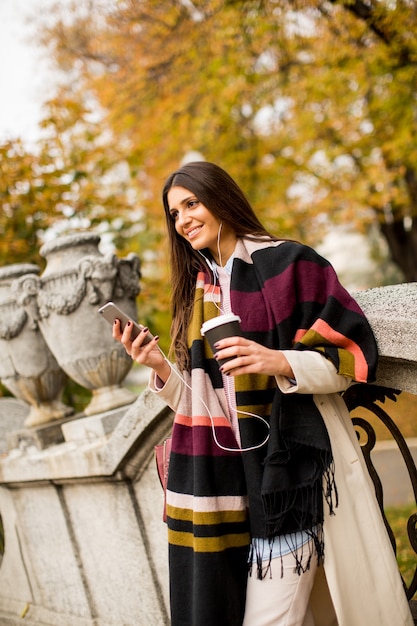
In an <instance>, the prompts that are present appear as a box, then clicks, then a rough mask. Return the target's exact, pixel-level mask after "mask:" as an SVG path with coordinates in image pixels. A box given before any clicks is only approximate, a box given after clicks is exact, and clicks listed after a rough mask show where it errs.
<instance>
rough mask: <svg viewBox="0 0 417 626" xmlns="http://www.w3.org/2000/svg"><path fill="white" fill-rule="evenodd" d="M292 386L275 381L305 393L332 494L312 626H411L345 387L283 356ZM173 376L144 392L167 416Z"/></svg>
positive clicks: (296, 357) (325, 371) (316, 358)
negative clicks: (154, 396)
mask: <svg viewBox="0 0 417 626" xmlns="http://www.w3.org/2000/svg"><path fill="white" fill-rule="evenodd" d="M284 354H285V356H286V357H287V359H288V361H289V363H290V365H291V367H292V369H293V372H294V376H295V379H296V381H297V382H296V384H295V385H294V384H292V383H290V382H289V381H288V380H287V379H286V378H284V377H277V384H278V386H279V388H280V389H281V390H282V391H283V392H284V393H304V394H305V393H312V394H313V395H314V400H315V403H316V405H317V407H318V408H319V410H320V412H321V414H322V416H323V419H324V421H325V424H326V427H327V430H328V432H329V436H330V441H331V445H332V451H333V457H334V462H335V480H336V485H337V489H338V494H339V506H338V508H337V509H336V514H335V515H333V516H329V515H327V517H326V518H325V521H324V537H325V562H324V567H323V568H320V569H319V573H318V574H317V576H316V581H315V584H314V588H313V592H312V597H311V604H312V607H313V612H314V616H315V626H413V624H414V622H413V619H412V617H411V613H410V609H409V606H408V602H407V600H406V597H405V593H404V590H403V586H402V581H401V577H400V574H399V571H398V566H397V561H396V558H395V555H394V552H393V549H392V547H391V543H390V541H389V538H388V534H387V532H386V529H385V526H384V522H383V520H382V516H381V514H380V511H379V507H378V503H377V500H376V497H375V491H374V487H373V484H372V481H371V479H370V477H369V474H368V471H367V469H366V465H365V461H364V459H363V456H362V452H361V450H360V447H359V444H358V441H357V437H356V434H355V431H354V429H353V426H352V422H351V419H350V415H349V412H348V410H347V408H346V405H345V403H344V401H343V400H342V398H341V396H340V392H341V391H344V390H345V389H347V387H348V386H349V385H350V384H351V381H350V380H349V379H347V378H345V377H343V376H339V375H338V374H337V373H336V371H335V368H334V366H333V365H332V364H331V363H330V362H329V361H327V360H326V359H324V358H323V357H322V356H321V355H320V354H318V353H315V352H308V351H303V352H298V351H295V350H294V351H293V350H287V351H284ZM176 374H177V372H175V373H171V376H170V378H169V379H168V381H167V382H166V384H165V385H164V387H163V388H162V389H157V387H156V385H155V381H154V379H153V377H151V380H150V388H151V390H152V391H154V392H155V393H158V394H160V396H161V397H162V399H164V400H165V402H167V404H168V405H169V406H171V407H172V409H173V410H175V409H176V406H177V405H178V401H179V396H180V394H181V389H182V383H181V380H180V378H179V375H176Z"/></svg>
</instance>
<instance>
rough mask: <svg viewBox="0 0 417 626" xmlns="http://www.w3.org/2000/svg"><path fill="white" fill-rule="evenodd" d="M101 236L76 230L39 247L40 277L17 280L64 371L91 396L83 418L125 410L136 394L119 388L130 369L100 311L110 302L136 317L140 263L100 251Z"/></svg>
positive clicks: (124, 352)
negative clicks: (43, 266) (43, 264)
mask: <svg viewBox="0 0 417 626" xmlns="http://www.w3.org/2000/svg"><path fill="white" fill-rule="evenodd" d="M99 243H100V236H99V235H96V234H93V233H90V232H79V233H75V234H72V235H66V236H62V237H58V238H57V239H55V240H53V241H51V242H48V243H46V244H44V245H43V246H42V248H41V249H40V254H41V256H43V257H44V258H45V259H46V261H47V264H46V268H45V271H44V272H43V274H42V275H41V276H40V277H38V276H35V275H33V276H26V277H22V279H21V284H20V286H21V290H22V292H23V293H26V294H27V297H26V300H25V305H26V307H27V310H30V309H31V310H32V311H33V314H34V316H35V318H36V320H37V323H38V324H39V328H40V329H41V332H42V335H43V336H44V338H45V341H46V343H47V344H48V346H49V348H50V350H51V351H52V352H53V354H54V356H55V358H56V360H57V361H58V363H59V365H60V366H61V367H62V369H63V370H64V371H65V372H66V373H67V374H68V376H70V378H72V379H73V380H75V381H76V382H77V383H79V384H80V385H81V386H82V387H85V388H87V389H89V390H91V392H92V398H91V401H90V403H89V404H88V405H87V407H86V408H85V410H84V412H85V414H86V415H93V414H97V413H101V412H103V411H109V410H111V409H114V408H117V407H120V406H124V405H126V404H130V403H132V402H133V401H134V400H136V397H137V396H136V395H135V394H133V393H132V392H131V391H129V390H128V389H126V388H125V387H123V386H122V385H121V383H122V381H123V380H124V378H125V377H126V375H127V374H128V372H129V370H130V369H131V367H132V363H133V362H132V360H131V358H130V357H129V356H128V355H127V354H126V351H125V349H124V347H123V346H122V345H121V344H120V343H119V342H117V341H115V340H114V339H113V337H112V329H111V326H110V325H109V324H108V322H106V321H105V320H104V319H103V318H102V316H101V315H100V314H99V313H98V309H99V307H100V306H102V305H103V304H105V303H106V302H108V301H109V300H112V301H113V302H115V303H116V304H118V306H119V307H120V308H122V309H124V310H125V311H126V313H127V314H128V315H129V316H131V317H132V319H136V316H137V308H136V296H137V295H138V293H139V290H140V289H139V278H140V263H139V259H138V257H137V256H136V255H135V254H130V255H129V256H128V257H126V258H123V259H118V258H117V257H116V256H115V255H114V254H112V253H111V254H108V255H106V256H105V255H103V254H102V253H101V252H100V250H99Z"/></svg>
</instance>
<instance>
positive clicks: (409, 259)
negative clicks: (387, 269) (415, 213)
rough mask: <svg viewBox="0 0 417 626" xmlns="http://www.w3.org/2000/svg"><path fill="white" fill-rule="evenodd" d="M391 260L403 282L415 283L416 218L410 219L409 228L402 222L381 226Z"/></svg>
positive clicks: (416, 267) (416, 257)
mask: <svg viewBox="0 0 417 626" xmlns="http://www.w3.org/2000/svg"><path fill="white" fill-rule="evenodd" d="M381 232H382V234H383V235H384V237H385V239H386V241H387V243H388V247H389V250H390V254H391V258H392V260H393V261H394V263H396V264H397V265H398V267H399V268H400V269H401V271H402V272H403V274H404V279H405V282H416V281H417V218H412V221H411V227H408V224H407V228H406V226H405V223H404V220H398V221H395V222H392V223H391V224H382V225H381Z"/></svg>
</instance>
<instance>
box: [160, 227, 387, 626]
mask: <svg viewBox="0 0 417 626" xmlns="http://www.w3.org/2000/svg"><path fill="white" fill-rule="evenodd" d="M230 297H231V305H232V310H233V312H234V313H236V314H237V315H239V316H240V318H241V327H242V331H243V334H244V336H245V337H247V338H248V339H251V340H254V341H257V342H258V343H261V344H263V345H265V346H267V347H270V348H275V349H283V350H284V349H286V350H288V349H296V350H317V351H319V352H320V353H322V354H323V356H324V357H325V358H328V359H330V360H331V361H332V362H333V363H334V365H335V366H336V369H337V371H338V373H339V374H343V375H345V376H348V377H350V378H352V379H354V380H356V381H358V382H366V381H371V380H373V379H374V373H375V366H376V356H377V350H376V344H375V341H374V338H373V334H372V331H371V329H370V327H369V324H368V323H367V321H366V319H365V317H364V315H363V313H362V312H361V310H360V308H359V307H358V305H357V304H356V302H355V301H354V300H353V299H352V298H351V297H350V296H349V294H348V293H347V292H346V290H345V289H344V288H343V287H342V286H341V285H340V283H339V282H338V280H337V277H336V275H335V273H334V271H333V269H332V267H331V266H330V264H329V263H328V262H327V261H325V260H324V259H323V258H321V257H320V256H319V255H317V254H316V253H315V252H314V251H313V250H312V249H310V248H308V247H306V246H303V245H301V244H297V243H293V242H272V241H269V240H261V241H258V242H251V241H250V240H246V239H245V240H239V241H238V244H237V246H236V250H235V255H234V261H233V269H232V276H231V291H230ZM219 302H220V292H219V288H218V286H216V285H215V284H213V278H212V277H211V275H210V274H209V273H208V272H206V271H204V270H202V271H201V272H200V273H199V274H198V277H197V284H196V291H195V301H194V310H193V316H192V320H191V323H190V327H189V347H190V351H191V364H192V366H191V374H188V373H185V375H184V379H185V382H186V384H185V385H184V390H183V394H182V399H181V402H180V405H179V407H178V410H177V414H176V416H175V420H174V427H173V433H172V452H171V459H170V471H169V477H168V490H167V522H168V540H169V552H170V588H171V617H172V626H179V625H181V626H191V625H197V624H198V626H212V624H216V625H219V626H221V625H223V624H224V626H234V625H236V626H238V625H240V624H241V623H242V620H243V612H244V604H245V588H246V578H247V571H248V569H247V559H248V550H249V544H250V533H251V534H252V536H255V537H267V538H273V537H274V536H277V535H280V534H284V533H288V532H296V531H298V530H306V531H307V532H309V533H310V534H311V537H312V541H313V543H314V545H315V547H316V550H317V553H318V557H319V558H321V557H322V555H323V543H322V533H321V529H322V521H323V496H324V499H325V500H327V503H328V504H329V506H330V508H331V510H332V507H333V506H334V504H335V488H334V482H333V466H332V453H331V446H330V441H329V437H328V434H327V431H326V428H325V426H324V423H323V420H322V417H321V415H320V413H319V411H318V410H317V408H316V406H315V404H314V402H313V400H312V396H310V395H300V394H287V395H285V394H282V393H281V392H280V391H279V390H278V388H277V385H276V381H275V379H274V378H273V377H270V376H264V375H247V376H237V377H236V378H235V391H236V405H237V408H238V410H239V411H242V413H239V415H238V417H239V430H240V437H241V446H242V449H246V448H255V449H252V450H250V451H245V452H243V453H242V452H241V451H239V450H238V444H237V442H236V439H235V437H234V435H233V432H232V429H231V425H230V422H229V420H228V419H227V418H226V417H225V416H226V415H227V414H228V413H227V406H226V400H225V395H224V390H223V386H222V378H221V375H220V372H219V369H218V365H217V362H216V361H215V360H214V358H213V355H212V352H211V350H210V348H209V346H208V344H207V342H206V340H205V339H204V338H203V337H201V334H200V328H201V326H202V323H203V322H204V321H206V320H207V319H210V318H212V317H215V316H216V315H218V314H219V310H218V308H217V306H216V304H217V305H218V304H219ZM191 389H192V391H191ZM247 413H252V414H255V415H258V416H261V417H263V418H265V419H266V420H267V421H268V422H269V426H270V437H269V441H268V444H267V445H265V446H263V447H261V448H256V446H257V445H258V444H259V443H261V442H262V441H263V440H264V439H265V434H266V432H265V430H266V428H265V424H263V423H262V422H261V421H260V420H258V419H255V418H253V417H250V416H248V415H247ZM323 483H324V490H323Z"/></svg>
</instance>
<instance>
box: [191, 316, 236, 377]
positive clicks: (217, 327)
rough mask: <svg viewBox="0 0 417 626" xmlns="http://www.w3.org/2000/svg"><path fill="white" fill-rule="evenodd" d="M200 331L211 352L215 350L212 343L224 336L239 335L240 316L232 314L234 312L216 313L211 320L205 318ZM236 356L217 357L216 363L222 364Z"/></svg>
mask: <svg viewBox="0 0 417 626" xmlns="http://www.w3.org/2000/svg"><path fill="white" fill-rule="evenodd" d="M200 333H201V334H202V336H203V337H206V339H207V341H208V342H209V344H210V348H211V349H212V352H213V354H215V353H216V352H217V350H216V348H215V347H214V344H215V343H217V342H218V341H220V339H224V338H225V337H241V336H242V331H241V328H240V317H239V316H238V315H234V313H226V314H225V315H218V316H217V317H213V318H212V319H211V320H207V322H204V324H203V325H202V327H201V330H200ZM234 358H236V357H234V356H231V357H228V358H227V359H219V360H218V361H217V363H218V364H219V366H220V365H223V363H226V362H227V361H231V360H232V359H234Z"/></svg>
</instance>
